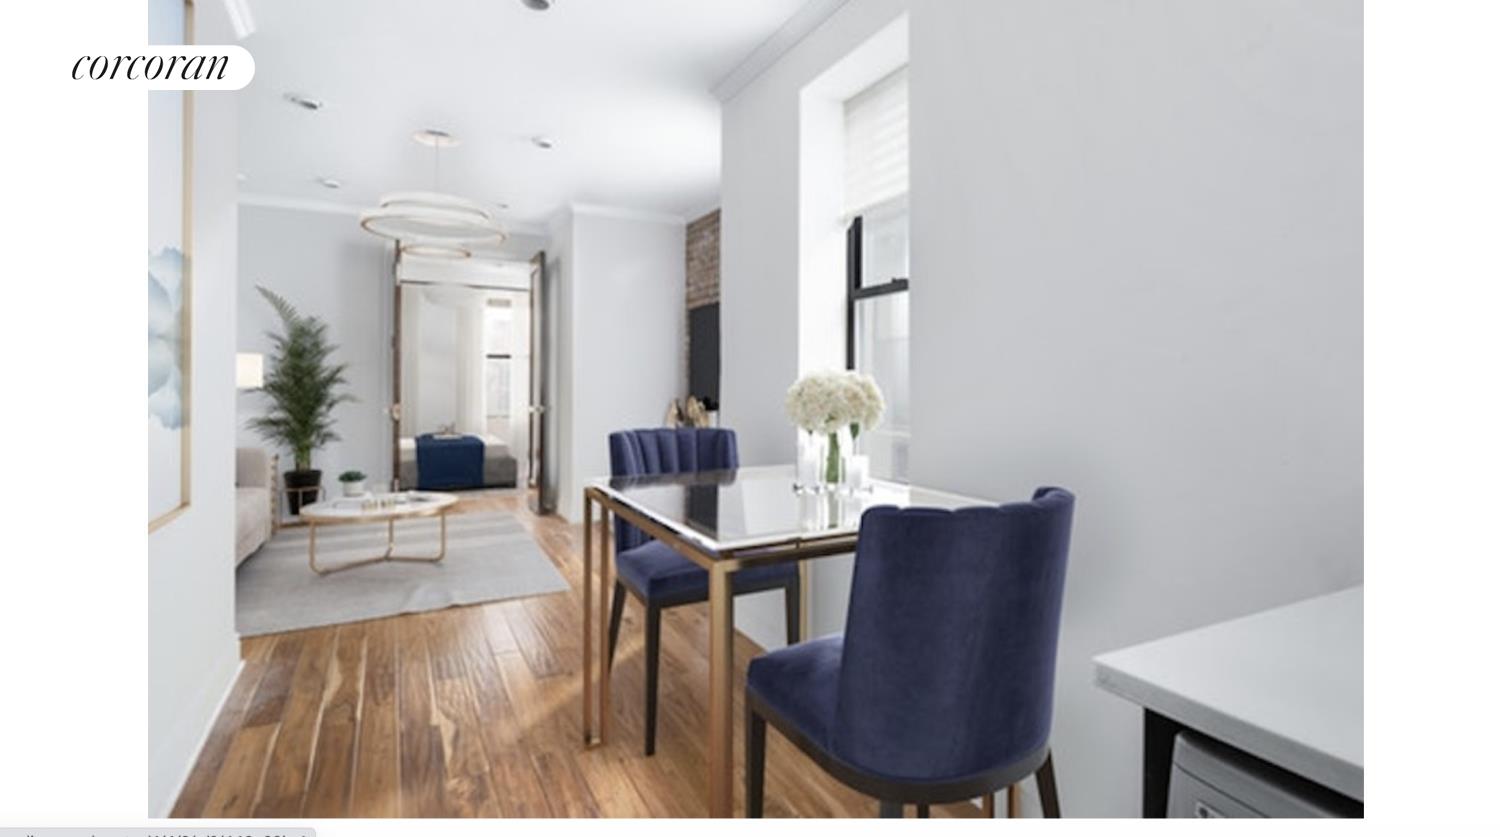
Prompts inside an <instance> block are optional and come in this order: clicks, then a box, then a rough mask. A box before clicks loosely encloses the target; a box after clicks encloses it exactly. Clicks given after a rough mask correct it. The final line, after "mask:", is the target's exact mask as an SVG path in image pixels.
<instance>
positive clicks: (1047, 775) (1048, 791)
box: [1036, 753, 1062, 819]
mask: <svg viewBox="0 0 1500 837" xmlns="http://www.w3.org/2000/svg"><path fill="white" fill-rule="evenodd" d="M1036 787H1037V790H1038V791H1040V792H1041V795H1042V816H1044V817H1046V818H1048V819H1058V818H1059V817H1061V816H1062V809H1060V808H1059V807H1058V805H1057V777H1056V776H1054V775H1053V773H1052V754H1051V753H1048V754H1047V760H1046V761H1044V762H1042V766H1041V767H1040V768H1038V769H1037V771H1036Z"/></svg>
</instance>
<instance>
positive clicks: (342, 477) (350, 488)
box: [339, 471, 365, 497]
mask: <svg viewBox="0 0 1500 837" xmlns="http://www.w3.org/2000/svg"><path fill="white" fill-rule="evenodd" d="M339 485H341V486H343V488H344V496H345V497H358V496H360V495H362V494H364V493H365V472H364V471H345V472H344V473H342V474H339Z"/></svg>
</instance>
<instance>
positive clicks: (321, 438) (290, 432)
mask: <svg viewBox="0 0 1500 837" xmlns="http://www.w3.org/2000/svg"><path fill="white" fill-rule="evenodd" d="M256 290H258V291H260V295H261V296H263V297H265V298H266V301H267V302H269V303H270V304H271V307H272V308H274V309H275V310H276V313H277V315H278V316H280V317H281V333H279V334H278V333H276V332H269V333H268V336H269V337H270V338H271V341H272V343H273V344H274V348H273V350H272V351H271V356H270V358H269V359H268V363H267V367H268V368H267V371H266V376H265V382H264V383H263V384H262V386H261V392H263V393H265V395H266V396H267V397H268V398H270V399H271V408H270V410H269V411H268V412H267V413H266V414H265V415H263V416H257V417H256V418H253V419H251V420H250V427H251V429H253V430H255V431H256V432H258V433H260V435H261V436H262V437H264V438H265V439H266V440H267V441H269V442H273V443H276V444H280V445H282V446H284V447H286V448H288V449H290V450H291V452H292V462H293V466H294V467H293V470H290V471H287V472H286V474H285V475H284V479H285V480H286V483H285V484H286V488H287V506H288V508H289V509H290V511H291V513H292V514H297V512H299V511H300V510H301V508H302V505H303V503H304V501H308V500H311V499H316V498H317V495H318V488H319V487H320V486H321V485H322V483H323V472H322V471H319V470H315V469H314V468H313V466H312V456H313V451H315V450H317V449H318V448H321V447H322V446H324V445H326V444H328V443H329V442H334V441H337V440H338V438H339V435H338V433H336V432H334V429H333V408H334V407H337V406H338V405H340V404H343V403H345V402H349V401H353V400H354V396H352V395H350V394H348V393H347V392H345V391H344V389H343V388H344V387H345V386H346V384H347V383H348V382H347V381H346V380H345V379H344V372H345V371H346V370H347V368H348V366H347V365H346V364H343V363H333V362H332V361H331V358H332V356H333V353H334V352H335V351H337V349H338V347H337V346H335V345H333V344H332V343H330V342H329V340H328V324H327V323H325V322H323V321H322V320H320V319H318V318H317V317H311V316H303V315H302V314H299V313H298V312H297V309H296V308H294V307H293V306H292V304H291V303H290V302H287V301H286V299H284V298H283V297H281V296H280V295H278V294H276V293H275V292H273V291H270V290H268V289H266V288H263V287H259V286H257V287H256Z"/></svg>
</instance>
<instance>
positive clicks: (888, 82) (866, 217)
mask: <svg viewBox="0 0 1500 837" xmlns="http://www.w3.org/2000/svg"><path fill="white" fill-rule="evenodd" d="M907 134H908V130H907V81H906V68H905V67H903V68H901V69H900V70H897V71H896V72H894V73H892V74H890V75H889V76H886V77H885V78H883V79H881V80H880V81H878V82H876V83H875V84H873V85H871V86H870V88H869V89H867V90H865V91H863V92H861V93H859V94H857V95H856V96H854V97H853V98H851V99H849V101H847V102H845V103H844V212H845V215H846V216H847V217H848V218H849V219H850V220H849V230H848V233H847V273H848V276H847V280H848V302H847V306H846V316H845V362H846V364H847V365H848V368H850V369H857V370H859V371H861V372H865V373H867V374H869V375H871V376H872V377H874V378H875V381H876V382H877V383H878V384H880V389H881V391H882V392H884V393H885V400H886V412H885V420H884V421H883V422H881V426H880V427H878V428H876V429H875V430H873V431H871V432H870V433H869V434H868V435H865V436H862V437H861V439H860V445H861V447H862V448H863V449H864V452H865V453H868V454H869V455H870V470H871V472H872V473H873V474H874V475H875V476H877V477H881V478H884V479H891V480H898V481H903V482H904V481H905V480H906V479H907V448H908V445H909V442H910V439H911V397H910V388H909V385H908V384H909V380H910V372H909V369H908V358H909V357H910V349H909V346H910V342H911V340H910V329H909V323H910V314H909V284H910V282H909V275H908V274H909V272H910V271H909V264H910V253H909V241H910V220H909V219H910V213H909V211H908V208H907V183H908V169H907Z"/></svg>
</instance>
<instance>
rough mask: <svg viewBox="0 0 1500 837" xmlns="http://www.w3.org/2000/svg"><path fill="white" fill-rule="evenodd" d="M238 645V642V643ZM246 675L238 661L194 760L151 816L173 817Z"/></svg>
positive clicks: (194, 752) (205, 727)
mask: <svg viewBox="0 0 1500 837" xmlns="http://www.w3.org/2000/svg"><path fill="white" fill-rule="evenodd" d="M236 644H238V641H236ZM244 673H245V661H244V660H243V659H239V660H236V661H235V666H234V674H233V676H231V677H230V678H229V682H228V683H227V684H225V686H224V692H223V694H221V695H219V699H218V700H217V701H215V702H214V710H213V712H212V713H210V714H209V716H208V724H207V725H206V726H204V728H203V731H202V732H201V733H199V735H198V743H197V745H195V746H194V747H193V755H192V758H190V759H188V761H187V764H186V765H184V766H183V768H182V775H181V776H179V777H178V779H177V782H176V784H175V785H174V786H173V788H172V794H171V796H169V797H167V799H166V802H165V804H164V806H163V808H162V809H161V810H158V811H153V812H152V813H151V816H153V817H157V818H161V819H165V818H167V817H170V816H172V809H173V808H174V807H176V806H177V797H179V796H181V795H182V789H183V788H185V787H187V782H188V778H189V777H191V776H192V775H193V768H194V767H197V766H198V759H199V757H201V756H202V755H203V747H204V745H205V744H207V743H208V737H209V736H210V735H213V732H214V724H215V723H217V722H218V720H219V715H220V714H222V713H223V711H224V706H225V705H226V704H228V703H229V695H230V694H232V693H233V692H234V687H235V684H236V683H239V682H240V675H242V674H244Z"/></svg>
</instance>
